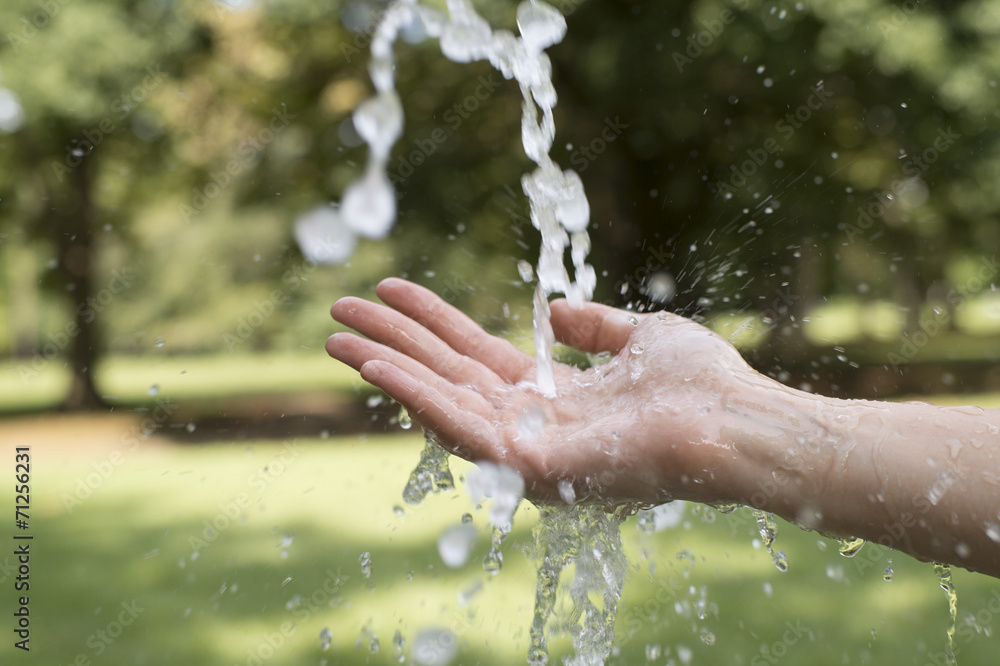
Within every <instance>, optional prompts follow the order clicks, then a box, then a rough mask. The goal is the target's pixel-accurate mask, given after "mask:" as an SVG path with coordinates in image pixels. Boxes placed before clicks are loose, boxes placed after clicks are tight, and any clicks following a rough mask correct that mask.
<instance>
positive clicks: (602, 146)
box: [0, 0, 1000, 407]
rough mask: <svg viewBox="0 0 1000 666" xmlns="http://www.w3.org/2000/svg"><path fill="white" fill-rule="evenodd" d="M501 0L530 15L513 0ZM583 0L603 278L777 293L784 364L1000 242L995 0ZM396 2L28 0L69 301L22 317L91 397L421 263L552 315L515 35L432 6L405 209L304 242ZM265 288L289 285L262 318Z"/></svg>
mask: <svg viewBox="0 0 1000 666" xmlns="http://www.w3.org/2000/svg"><path fill="white" fill-rule="evenodd" d="M476 4H477V6H478V7H479V9H480V11H482V12H483V14H484V15H486V16H487V17H488V18H489V19H490V20H491V21H492V22H493V23H494V24H496V25H504V26H506V27H513V23H514V21H513V16H514V9H515V7H516V4H517V3H516V2H515V1H514V0H503V1H501V2H490V3H487V2H478V3H476ZM553 4H555V5H556V6H557V7H560V8H561V9H563V10H564V12H565V13H566V14H567V15H568V16H569V19H568V20H569V33H568V36H567V38H566V40H565V42H564V43H562V44H560V45H558V46H556V47H554V48H553V49H551V57H552V59H553V65H554V77H555V84H556V89H557V91H558V93H559V96H560V100H559V104H558V106H557V107H556V113H557V117H556V119H557V127H558V128H559V130H558V136H557V141H556V144H555V145H556V147H557V148H556V149H555V150H554V151H553V153H554V156H555V158H556V159H557V161H559V162H560V163H561V164H562V165H563V166H564V167H566V168H574V169H576V170H577V171H579V172H580V173H581V175H582V177H583V180H584V182H585V184H586V186H587V190H588V194H589V196H590V199H591V204H592V212H593V214H592V222H593V225H592V235H593V238H594V252H593V255H592V258H593V260H594V263H595V264H596V265H597V268H598V272H599V275H601V276H602V278H601V279H600V280H599V293H598V295H597V298H598V300H602V301H605V302H609V303H613V304H616V305H625V304H628V303H631V304H632V305H633V306H636V307H643V308H645V307H665V306H666V307H670V308H672V309H675V310H678V311H681V312H684V313H687V314H691V315H694V316H696V317H697V316H702V315H706V314H709V313H711V312H714V311H732V310H752V311H757V312H762V313H765V315H766V317H767V321H766V322H765V323H766V325H767V326H768V327H769V328H771V331H772V334H771V336H770V340H769V344H768V345H765V346H764V347H762V348H760V349H758V350H757V351H756V352H754V354H755V355H756V358H755V362H756V363H757V364H758V366H761V367H762V368H763V369H765V370H767V369H771V370H774V369H777V368H779V367H780V366H782V365H784V364H786V363H787V362H788V359H789V357H791V356H795V355H796V354H798V355H799V356H802V357H807V356H809V355H811V354H812V353H813V349H812V348H811V347H807V346H806V343H805V341H804V339H803V336H802V335H801V329H800V327H799V323H800V322H801V320H802V318H803V316H804V315H805V314H806V313H807V312H808V311H809V309H810V308H812V307H813V306H814V305H815V304H816V303H818V302H820V301H822V300H823V299H825V298H828V297H832V296H837V295H840V296H844V295H853V296H856V297H859V298H862V299H866V298H868V299H883V300H885V299H892V300H896V301H897V302H898V303H900V304H901V306H902V307H903V308H904V310H905V312H906V313H907V315H908V326H909V327H910V328H911V330H915V329H914V327H917V326H919V325H920V312H921V308H920V306H921V305H922V304H923V303H924V302H925V301H926V300H928V298H930V297H929V296H928V294H933V299H935V300H937V301H940V300H941V298H942V295H943V296H944V300H945V302H948V298H947V296H948V293H949V292H948V290H949V289H955V288H957V287H958V286H960V285H958V284H956V282H955V280H956V278H955V276H956V275H958V274H959V273H960V272H956V271H955V270H952V269H950V268H949V266H951V264H952V259H953V258H954V257H961V258H962V259H963V261H966V262H971V263H972V264H973V265H974V264H975V262H976V260H977V259H976V258H977V257H978V256H980V255H982V254H987V255H989V254H991V253H992V252H993V251H995V248H996V247H997V245H998V244H1000V225H998V224H997V211H998V210H1000V188H996V187H993V186H992V183H993V182H994V180H995V176H996V175H997V174H998V173H1000V139H998V138H997V137H998V134H997V133H996V132H995V131H993V128H994V126H995V123H996V119H997V111H996V109H997V108H998V106H1000V105H998V103H997V102H998V101H1000V100H998V99H997V94H998V93H997V89H996V78H997V74H998V68H1000V59H998V58H997V57H996V56H997V54H998V52H1000V18H998V17H1000V3H997V2H996V1H995V0H968V1H966V2H959V3H950V4H947V5H942V6H931V5H927V4H919V5H918V4H913V3H900V4H890V3H887V2H885V1H884V0H854V1H852V2H850V3H840V4H832V3H826V2H821V1H819V0H811V1H803V2H796V3H781V2H778V3H773V2H770V3H763V2H760V1H759V0H692V1H690V2H686V3H662V2H638V1H626V0H623V1H621V2H614V3H608V2H597V1H594V0H591V1H589V2H587V1H581V0H554V2H553ZM385 7H386V3H385V2H380V1H374V0H373V1H368V2H366V1H364V0H352V1H349V2H329V3H315V2H312V1H311V0H239V1H237V0H217V1H216V2H207V1H202V0H93V1H90V2H86V3H80V2H68V1H66V0H49V1H48V2H42V3H37V2H36V0H8V1H7V2H5V3H3V6H2V7H0V26H4V30H3V31H2V35H0V211H2V217H0V242H3V243H4V244H5V245H6V246H7V249H8V251H7V252H5V253H3V258H2V261H3V262H4V264H5V269H6V270H5V272H4V275H5V276H6V279H7V282H8V285H11V287H12V288H15V289H16V290H17V292H18V293H17V294H12V295H10V297H8V298H7V299H4V302H3V306H4V307H7V308H17V309H19V310H20V311H21V312H29V311H30V310H32V309H36V310H37V311H38V312H39V314H38V315H37V319H38V322H36V323H33V324H31V325H30V326H27V328H29V329H31V330H28V331H25V330H23V327H22V329H20V331H21V332H19V333H18V332H16V331H17V330H18V329H15V336H14V337H13V338H10V339H8V340H7V341H6V344H8V345H10V346H12V347H16V348H17V349H18V351H19V352H21V353H23V352H24V351H25V350H26V349H27V348H28V347H29V345H28V344H27V342H26V339H25V338H24V336H25V335H26V334H31V333H32V332H33V331H35V330H38V329H45V330H44V331H43V332H41V333H38V334H35V335H33V342H32V344H31V345H30V346H31V347H33V351H34V353H35V354H36V356H37V355H39V354H40V355H41V356H42V357H43V358H45V359H50V358H52V357H53V355H54V354H58V353H61V352H65V353H66V354H67V355H68V356H69V358H70V359H71V363H70V365H71V367H72V368H73V371H74V372H73V374H74V383H73V388H72V391H71V393H70V395H69V396H68V397H67V401H66V405H67V406H68V407H83V406H88V405H94V404H97V403H99V396H98V395H97V392H96V390H95V388H94V385H93V368H94V365H95V361H96V358H97V354H99V353H100V352H101V351H102V350H103V349H105V348H106V346H107V344H110V345H112V346H113V347H114V349H115V350H116V351H122V352H135V351H137V350H140V351H142V350H145V351H148V350H149V347H150V344H151V343H152V339H154V338H161V337H163V338H166V339H167V340H168V341H169V345H168V348H169V349H171V350H173V351H229V352H237V351H243V350H251V349H262V348H268V347H271V346H274V345H288V346H300V345H302V344H304V343H303V338H298V337H297V336H298V335H302V336H306V337H305V338H304V339H306V340H311V341H312V342H311V343H310V344H316V341H315V340H313V338H314V337H318V336H320V335H322V333H323V326H324V325H325V324H320V323H317V322H323V321H325V316H324V315H323V314H322V312H321V311H322V310H325V307H326V304H327V303H328V302H329V301H330V300H332V299H333V298H334V297H336V296H337V295H339V294H340V293H347V292H365V291H368V290H370V288H371V286H372V285H373V283H374V282H375V281H376V280H377V279H378V278H379V277H381V276H384V275H386V274H390V273H395V274H402V275H406V276H408V277H411V278H413V279H417V280H419V281H421V282H424V283H426V284H428V285H430V286H431V287H432V288H434V289H436V290H437V291H438V292H439V293H442V294H445V295H446V297H448V298H449V300H452V301H453V302H454V303H456V304H457V305H459V306H460V307H462V308H463V309H466V310H468V311H470V312H472V314H473V316H475V317H476V318H477V319H479V320H480V321H486V322H488V324H489V326H490V327H491V328H492V329H494V330H498V331H504V330H510V329H512V328H516V327H519V326H521V325H522V324H523V323H524V322H523V320H522V321H520V322H518V321H516V318H517V314H516V312H515V314H514V315H511V314H510V313H511V308H510V307H509V306H510V303H511V302H514V303H524V304H527V302H528V300H529V299H528V290H529V286H527V285H525V284H524V283H523V282H522V281H521V280H520V279H519V274H518V270H517V261H518V260H519V259H527V260H529V261H533V260H534V257H536V256H537V248H538V239H537V232H536V231H535V230H534V229H532V228H531V225H530V222H528V220H527V211H526V206H525V203H524V199H523V195H522V194H521V188H520V177H521V175H522V174H523V173H524V172H525V171H527V170H529V169H530V168H531V164H530V162H529V161H528V160H527V159H526V158H525V156H524V153H523V150H522V149H521V147H520V104H521V102H520V94H519V91H518V90H517V88H516V86H515V85H514V84H513V83H511V82H508V81H504V80H503V79H502V77H500V76H499V75H498V74H496V72H494V71H493V70H492V69H491V68H490V67H489V66H488V65H486V64H485V63H475V64H473V65H469V66H459V65H456V64H454V63H450V62H448V61H447V60H445V59H444V58H443V57H442V56H441V55H440V53H439V51H438V48H437V44H436V43H435V42H433V41H429V42H421V40H420V39H419V37H420V35H419V31H418V30H415V31H411V32H410V33H408V38H409V41H411V42H413V43H402V44H400V45H399V56H400V57H399V59H398V66H397V71H396V78H397V82H398V87H399V89H400V94H401V97H402V99H403V104H404V109H405V113H406V119H407V123H406V129H405V134H404V136H403V137H402V139H401V140H400V142H399V144H398V145H397V146H396V147H395V149H394V151H393V154H392V158H391V160H390V177H391V178H392V179H393V181H394V183H395V185H396V189H397V192H398V194H399V211H400V216H399V217H400V221H399V223H398V224H397V225H396V227H395V228H394V229H393V231H392V233H391V234H390V237H389V238H388V239H386V240H384V241H379V242H365V243H362V244H360V245H359V247H358V249H357V250H356V253H355V256H354V258H353V259H352V260H351V261H350V262H349V263H348V264H347V265H345V266H343V267H338V268H316V267H315V266H312V265H310V264H308V263H307V262H304V261H303V259H302V257H301V255H300V254H299V252H298V250H297V249H296V248H295V246H294V243H293V240H292V221H293V220H294V219H295V217H296V216H297V215H299V214H301V213H303V212H305V211H308V210H310V209H312V208H313V207H315V206H317V205H323V204H327V203H329V202H331V201H333V200H336V199H339V197H340V195H341V194H342V192H343V190H344V188H345V187H346V186H347V184H348V183H349V182H350V181H351V180H352V179H353V178H354V177H356V176H357V175H358V174H359V173H360V171H361V169H362V167H363V164H364V160H365V154H364V151H363V149H362V148H361V147H360V143H361V142H360V140H359V138H358V137H357V135H356V133H355V132H354V129H353V125H352V123H351V121H350V115H351V112H352V109H353V108H354V106H355V105H356V104H357V103H358V102H359V101H360V100H362V99H364V98H365V97H366V96H367V95H369V94H370V93H371V86H370V83H369V81H368V78H367V71H366V61H367V48H368V45H369V41H370V34H371V32H372V30H373V27H374V25H375V21H377V19H378V17H379V15H380V12H382V11H384V9H385ZM26 239H30V240H26ZM49 258H52V260H53V261H51V262H50V261H48V259H49ZM962 274H964V273H962ZM653 276H658V279H660V280H661V283H660V284H661V285H662V284H664V283H663V282H662V280H668V281H669V280H671V279H672V280H674V281H676V286H677V288H676V294H675V295H674V296H673V299H672V300H670V301H669V303H663V302H662V299H657V298H650V297H649V296H650V294H649V293H648V291H649V288H650V284H651V283H650V280H651V279H652V277H653ZM39 279H40V280H41V286H42V287H43V288H44V291H43V296H42V299H41V300H42V304H41V305H39V306H35V305H34V302H35V299H33V298H32V297H31V295H30V292H32V290H33V289H34V285H35V284H36V283H37V281H38V280H39ZM123 285H124V286H123ZM486 287H488V289H486ZM52 294H60V295H62V294H66V295H68V299H69V303H70V305H71V310H70V312H71V313H72V321H71V322H69V323H65V324H63V323H60V322H59V321H58V318H54V317H52V316H50V315H49V314H47V312H48V310H47V308H46V303H47V302H48V300H49V298H50V295H52ZM484 295H488V296H489V297H488V298H484ZM654 296H655V294H654ZM112 301H113V303H112ZM505 305H506V306H507V307H504V306H505ZM517 309H518V308H517V307H516V306H515V308H514V310H515V311H516V310H517ZM263 311H267V312H268V313H275V315H274V316H271V315H270V314H269V315H268V316H267V317H264V316H260V317H259V319H260V320H261V323H260V324H259V325H255V326H252V327H251V328H252V330H251V333H252V334H251V335H246V336H243V335H242V334H240V335H236V334H234V331H236V330H237V329H240V327H241V326H242V327H243V328H246V322H247V321H248V318H249V317H250V316H251V315H253V314H254V313H257V315H260V313H261V312H263ZM498 313H503V314H498ZM109 315H110V316H109ZM14 316H15V317H16V316H18V315H17V314H16V313H15V315H14ZM29 319H30V318H29ZM24 321H28V319H25V320H24ZM102 322H104V326H103V328H104V330H105V331H107V333H108V334H109V337H108V342H107V343H106V342H105V341H103V340H102V339H101V335H99V333H100V331H101V329H100V328H98V326H99V325H101V324H102ZM289 322H295V327H294V328H293V329H291V332H289V330H290V329H289V326H288V323H289ZM241 330H242V329H241ZM18 336H20V337H18ZM8 337H9V336H8ZM0 342H2V341H0ZM50 351H51V352H52V354H50ZM27 371H29V372H30V371H32V370H27Z"/></svg>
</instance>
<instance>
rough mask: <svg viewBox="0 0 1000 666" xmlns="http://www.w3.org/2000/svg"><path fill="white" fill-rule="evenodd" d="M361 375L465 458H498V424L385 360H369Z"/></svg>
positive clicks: (454, 451)
mask: <svg viewBox="0 0 1000 666" xmlns="http://www.w3.org/2000/svg"><path fill="white" fill-rule="evenodd" d="M361 377H362V378H363V379H364V380H365V381H367V382H370V383H372V384H374V385H375V386H378V387H379V388H380V389H382V390H383V391H385V392H386V393H387V394H388V395H389V396H390V397H391V398H392V399H393V400H395V401H397V402H398V403H400V404H401V405H403V406H404V407H406V411H407V412H409V414H410V418H412V419H414V420H415V421H417V422H418V423H419V424H420V425H421V426H423V428H424V429H425V430H429V431H431V432H433V433H434V436H435V438H436V439H437V441H438V442H439V443H440V444H441V445H442V446H444V447H445V448H446V449H448V450H449V451H451V452H453V453H455V454H457V455H459V456H461V457H462V458H465V459H466V460H483V459H487V460H497V459H498V457H499V452H500V450H501V446H500V444H499V437H498V435H497V431H496V428H495V427H494V426H493V425H492V424H491V423H490V422H489V421H487V420H486V419H485V418H483V417H482V416H480V415H479V414H476V413H474V412H469V411H466V410H464V409H461V408H459V407H458V406H456V405H455V403H453V402H452V401H451V400H449V399H448V398H446V397H445V396H443V395H441V394H440V393H439V392H438V391H437V390H436V389H434V388H433V387H431V386H428V385H427V384H425V383H423V382H421V381H419V380H417V379H416V378H414V377H413V376H411V375H410V374H408V373H406V372H405V371H403V370H401V369H400V368H398V367H396V366H394V365H392V364H390V363H386V362H385V361H377V360H375V361H368V362H367V363H365V364H364V365H363V366H361Z"/></svg>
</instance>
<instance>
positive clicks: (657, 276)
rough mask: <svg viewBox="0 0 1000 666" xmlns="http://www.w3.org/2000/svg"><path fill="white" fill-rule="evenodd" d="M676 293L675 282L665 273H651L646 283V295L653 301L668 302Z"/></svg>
mask: <svg viewBox="0 0 1000 666" xmlns="http://www.w3.org/2000/svg"><path fill="white" fill-rule="evenodd" d="M676 293H677V283H676V282H674V279H673V278H672V277H670V275H668V274H667V273H663V272H659V273H653V275H652V276H650V278H649V283H648V284H647V285H646V296H648V297H649V299H650V300H651V301H653V302H655V303H669V302H670V301H671V300H672V299H673V297H674V294H676Z"/></svg>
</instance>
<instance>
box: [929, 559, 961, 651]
mask: <svg viewBox="0 0 1000 666" xmlns="http://www.w3.org/2000/svg"><path fill="white" fill-rule="evenodd" d="M934 573H936V574H937V577H938V581H939V584H940V585H941V589H942V590H944V594H945V597H946V598H947V599H948V614H949V616H950V620H949V624H948V647H947V648H945V651H944V657H945V664H947V666H955V664H957V663H958V662H957V661H956V659H955V629H956V628H957V626H958V593H957V592H956V591H955V584H954V583H953V582H952V580H951V567H950V566H948V565H947V564H942V563H940V562H935V563H934Z"/></svg>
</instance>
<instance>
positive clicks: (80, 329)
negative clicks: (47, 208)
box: [56, 157, 106, 411]
mask: <svg viewBox="0 0 1000 666" xmlns="http://www.w3.org/2000/svg"><path fill="white" fill-rule="evenodd" d="M92 159H93V158H92V157H87V158H85V159H84V160H83V161H82V162H81V164H80V165H79V166H78V167H77V168H76V169H75V170H74V171H73V173H72V179H73V183H72V188H71V189H70V190H69V197H68V200H67V201H66V204H67V206H66V208H65V209H64V210H59V211H57V213H56V214H57V218H58V221H57V228H58V230H59V232H58V233H57V234H56V236H57V237H56V244H57V248H58V251H59V258H60V261H59V266H60V273H61V275H62V277H64V278H65V280H66V287H67V290H68V295H69V299H70V305H71V306H72V308H73V323H72V324H70V325H69V327H68V328H67V329H66V330H65V331H63V332H62V333H65V334H66V338H67V339H68V342H67V344H68V349H67V352H68V354H69V365H70V370H71V372H72V382H71V384H70V389H69V393H68V394H67V395H66V398H65V399H64V400H63V403H62V409H63V410H64V411H81V410H90V409H103V408H104V407H106V403H105V402H104V400H102V399H101V396H100V394H99V393H98V392H97V388H96V387H95V385H94V375H93V369H94V366H95V364H96V362H97V359H98V340H99V332H98V330H97V316H96V315H97V313H96V312H95V311H94V308H93V306H92V305H91V303H90V298H91V295H92V292H93V270H94V264H95V262H94V245H93V241H94V239H93V233H92V225H93V214H94V211H93V202H92V200H91V191H90V188H91V178H90V173H89V172H90V169H89V167H90V162H91V160H92Z"/></svg>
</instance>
